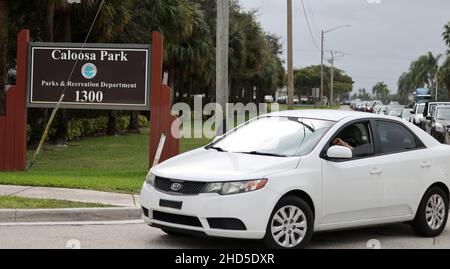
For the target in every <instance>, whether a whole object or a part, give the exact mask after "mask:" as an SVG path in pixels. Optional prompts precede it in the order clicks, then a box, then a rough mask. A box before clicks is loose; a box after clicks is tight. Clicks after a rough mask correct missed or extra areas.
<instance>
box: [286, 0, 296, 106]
mask: <svg viewBox="0 0 450 269" xmlns="http://www.w3.org/2000/svg"><path fill="white" fill-rule="evenodd" d="M287 7H288V11H287V13H288V15H287V17H288V18H287V26H288V29H287V32H288V85H287V86H288V109H289V110H293V109H294V53H293V51H294V48H293V33H292V32H293V31H292V0H287Z"/></svg>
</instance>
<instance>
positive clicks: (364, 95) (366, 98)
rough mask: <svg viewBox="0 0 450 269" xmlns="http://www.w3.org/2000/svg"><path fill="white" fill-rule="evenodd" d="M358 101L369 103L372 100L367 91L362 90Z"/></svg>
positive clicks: (359, 91)
mask: <svg viewBox="0 0 450 269" xmlns="http://www.w3.org/2000/svg"><path fill="white" fill-rule="evenodd" d="M357 99H361V100H362V101H369V100H370V99H372V98H371V97H370V94H369V93H368V92H367V90H366V89H365V88H361V89H359V90H358V98H357Z"/></svg>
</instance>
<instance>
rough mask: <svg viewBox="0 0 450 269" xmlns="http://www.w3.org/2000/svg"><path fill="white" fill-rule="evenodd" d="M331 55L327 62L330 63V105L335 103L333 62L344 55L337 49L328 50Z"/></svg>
mask: <svg viewBox="0 0 450 269" xmlns="http://www.w3.org/2000/svg"><path fill="white" fill-rule="evenodd" d="M330 53H331V56H330V58H329V59H328V62H329V63H330V64H331V87H330V105H332V106H333V105H335V103H334V101H335V98H334V64H335V62H336V61H337V60H339V58H340V57H342V56H344V55H345V53H343V52H338V51H334V50H332V51H330Z"/></svg>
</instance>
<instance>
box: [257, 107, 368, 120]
mask: <svg viewBox="0 0 450 269" xmlns="http://www.w3.org/2000/svg"><path fill="white" fill-rule="evenodd" d="M372 115H374V114H370V113H363V112H356V111H351V110H335V109H316V110H314V109H309V110H287V111H279V112H273V113H270V114H267V115H266V116H268V117H275V116H277V117H294V118H309V119H321V120H329V121H341V120H343V119H345V118H348V117H354V116H361V117H367V116H372Z"/></svg>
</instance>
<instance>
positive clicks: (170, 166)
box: [151, 148, 300, 182]
mask: <svg viewBox="0 0 450 269" xmlns="http://www.w3.org/2000/svg"><path fill="white" fill-rule="evenodd" d="M299 161H300V157H286V158H280V157H271V156H257V155H249V154H241V153H228V152H218V151H215V150H206V149H204V148H202V149H197V150H194V151H191V152H188V153H184V154H181V155H179V156H177V157H174V158H172V159H169V160H167V161H165V162H163V163H161V164H159V165H157V166H155V167H154V168H152V170H151V172H152V173H153V174H154V175H156V176H159V177H165V178H171V179H179V180H192V181H205V182H216V181H233V180H247V179H258V178H263V177H265V176H267V175H269V174H272V173H274V172H277V171H282V170H287V169H295V168H296V167H297V166H298V163H299Z"/></svg>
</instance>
